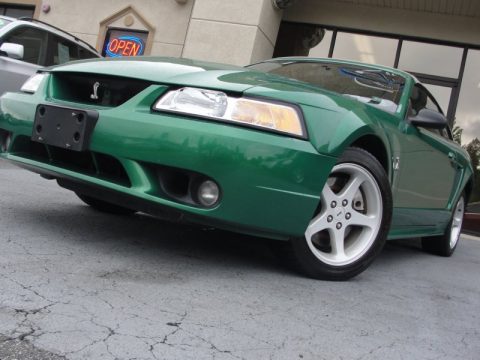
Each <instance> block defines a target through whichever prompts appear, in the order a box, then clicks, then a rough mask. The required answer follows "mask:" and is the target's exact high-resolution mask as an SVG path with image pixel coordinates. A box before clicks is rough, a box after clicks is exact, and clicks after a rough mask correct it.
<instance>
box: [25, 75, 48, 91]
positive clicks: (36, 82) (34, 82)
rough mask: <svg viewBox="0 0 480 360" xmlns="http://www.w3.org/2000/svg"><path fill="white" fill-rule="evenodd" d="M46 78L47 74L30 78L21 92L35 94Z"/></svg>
mask: <svg viewBox="0 0 480 360" xmlns="http://www.w3.org/2000/svg"><path fill="white" fill-rule="evenodd" d="M46 76H47V74H35V75H32V76H30V78H29V79H28V80H27V81H25V83H24V84H23V85H22V87H21V89H20V90H21V91H23V92H26V93H29V94H35V92H36V91H37V90H38V88H39V87H40V84H41V83H42V81H43V79H44V78H45V77H46Z"/></svg>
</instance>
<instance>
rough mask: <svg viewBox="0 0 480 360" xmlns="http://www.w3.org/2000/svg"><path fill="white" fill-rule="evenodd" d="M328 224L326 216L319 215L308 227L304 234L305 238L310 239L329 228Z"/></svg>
mask: <svg viewBox="0 0 480 360" xmlns="http://www.w3.org/2000/svg"><path fill="white" fill-rule="evenodd" d="M329 225H330V224H329V223H328V222H327V214H326V213H321V214H319V215H317V216H316V217H315V218H313V220H312V221H310V224H309V225H308V228H307V231H306V232H305V236H306V237H307V239H310V238H311V237H312V236H313V235H315V234H316V233H318V232H320V231H322V230H325V229H327V228H328V227H329Z"/></svg>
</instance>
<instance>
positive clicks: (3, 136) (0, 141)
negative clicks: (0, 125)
mask: <svg viewBox="0 0 480 360" xmlns="http://www.w3.org/2000/svg"><path fill="white" fill-rule="evenodd" d="M11 139H12V133H11V132H10V131H7V130H3V129H0V152H6V151H8V148H9V146H10V141H11Z"/></svg>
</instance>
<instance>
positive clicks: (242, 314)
mask: <svg viewBox="0 0 480 360" xmlns="http://www.w3.org/2000/svg"><path fill="white" fill-rule="evenodd" d="M0 249H1V250H0V359H2V360H7V359H8V360H13V359H35V360H43V359H51V360H56V359H95V360H96V359H100V360H102V359H105V360H110V359H182V360H184V359H288V360H292V359H315V360H318V359H329V360H330V359H472V360H473V359H479V358H480V355H479V354H480V276H479V270H480V241H479V239H478V238H475V237H470V236H462V239H461V242H460V244H459V247H458V249H457V251H456V253H455V254H454V255H453V257H451V258H448V259H446V258H441V257H437V256H433V255H429V254H426V253H424V252H422V251H421V250H420V249H419V246H418V241H395V242H389V243H388V245H387V246H386V247H385V249H384V251H383V253H382V254H381V256H380V257H379V259H378V260H377V261H376V262H375V263H374V264H373V265H372V266H371V267H370V268H369V269H368V270H367V271H366V272H364V273H363V274H361V275H360V276H358V277H356V278H355V279H353V280H351V281H348V282H343V283H335V282H324V281H314V280H310V279H307V278H304V277H301V276H299V275H297V274H295V273H292V272H290V271H289V270H288V269H286V268H285V267H283V266H282V264H280V263H278V261H277V260H276V259H275V257H274V256H272V254H271V252H270V250H269V242H268V241H265V240H262V239H258V238H253V237H247V236H241V235H236V234H232V233H228V232H222V231H211V230H205V229H198V228H193V227H188V226H180V225H175V224H170V223H166V222H162V221H159V220H157V219H154V218H152V217H150V216H147V215H143V214H137V215H134V216H130V217H122V216H112V215H105V214H101V213H98V212H95V211H93V210H92V209H90V208H88V207H87V206H86V205H84V204H83V203H82V202H81V201H80V200H78V199H77V198H76V197H75V195H74V194H73V193H70V192H68V191H66V190H63V189H61V188H59V187H58V186H57V185H56V183H55V182H54V181H47V180H44V179H42V178H40V177H39V176H38V175H35V174H32V173H29V172H27V171H24V170H20V169H16V168H13V167H11V166H10V165H8V164H6V163H5V162H2V161H1V160H0Z"/></svg>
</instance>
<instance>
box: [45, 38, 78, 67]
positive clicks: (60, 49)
mask: <svg viewBox="0 0 480 360" xmlns="http://www.w3.org/2000/svg"><path fill="white" fill-rule="evenodd" d="M73 60H78V47H77V45H76V44H74V43H72V42H71V41H68V40H66V39H64V38H61V37H60V36H56V35H54V36H52V40H51V42H50V43H49V56H48V59H47V63H46V66H51V65H60V64H64V63H66V62H69V61H73Z"/></svg>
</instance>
